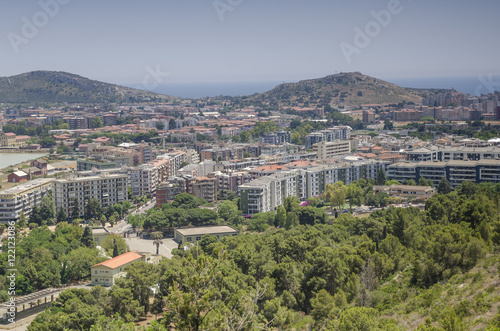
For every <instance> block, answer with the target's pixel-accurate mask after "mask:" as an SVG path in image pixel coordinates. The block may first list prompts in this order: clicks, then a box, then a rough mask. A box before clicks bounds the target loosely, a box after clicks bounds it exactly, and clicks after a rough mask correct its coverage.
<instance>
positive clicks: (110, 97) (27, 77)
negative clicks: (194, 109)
mask: <svg viewBox="0 0 500 331" xmlns="http://www.w3.org/2000/svg"><path fill="white" fill-rule="evenodd" d="M169 98H171V97H168V96H165V95H162V94H158V93H154V92H149V91H144V90H138V89H133V88H130V87H125V86H121V85H116V84H111V83H105V82H101V81H97V80H92V79H89V78H86V77H83V76H79V75H77V74H73V73H68V72H64V71H45V70H37V71H30V72H26V73H22V74H19V75H14V76H9V77H1V78H0V102H2V103H22V104H25V103H26V104H32V103H40V102H47V103H120V102H141V101H160V100H166V99H169Z"/></svg>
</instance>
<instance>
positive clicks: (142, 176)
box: [126, 164, 158, 197]
mask: <svg viewBox="0 0 500 331" xmlns="http://www.w3.org/2000/svg"><path fill="white" fill-rule="evenodd" d="M126 170H127V176H128V181H127V186H130V187H131V188H132V194H133V195H134V196H137V197H140V196H144V195H148V194H151V195H152V194H153V193H155V192H156V186H157V185H158V168H156V167H155V166H154V165H151V164H142V165H140V166H137V167H131V168H126Z"/></svg>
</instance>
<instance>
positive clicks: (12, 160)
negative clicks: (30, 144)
mask: <svg viewBox="0 0 500 331" xmlns="http://www.w3.org/2000/svg"><path fill="white" fill-rule="evenodd" d="M45 155H47V154H40V153H24V154H23V153H0V169H3V168H7V167H10V166H13V165H16V164H19V163H23V162H26V161H29V160H34V159H38V158H40V157H42V156H45Z"/></svg>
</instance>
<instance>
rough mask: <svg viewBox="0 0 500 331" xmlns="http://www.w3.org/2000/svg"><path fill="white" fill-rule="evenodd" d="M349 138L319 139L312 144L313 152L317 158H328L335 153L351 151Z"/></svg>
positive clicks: (342, 153)
mask: <svg viewBox="0 0 500 331" xmlns="http://www.w3.org/2000/svg"><path fill="white" fill-rule="evenodd" d="M351 143H352V141H351V140H334V141H328V142H327V141H320V142H319V143H316V144H314V145H313V152H316V153H318V159H320V160H321V159H328V158H331V157H333V156H336V155H344V154H349V153H351Z"/></svg>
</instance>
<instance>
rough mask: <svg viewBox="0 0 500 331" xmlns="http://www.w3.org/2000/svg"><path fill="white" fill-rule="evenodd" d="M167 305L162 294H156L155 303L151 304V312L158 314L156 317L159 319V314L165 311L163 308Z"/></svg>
mask: <svg viewBox="0 0 500 331" xmlns="http://www.w3.org/2000/svg"><path fill="white" fill-rule="evenodd" d="M164 307H165V300H163V297H162V296H161V295H158V294H157V295H155V298H154V300H153V304H152V305H151V312H152V313H153V314H155V315H156V319H158V314H161V313H163V308H164Z"/></svg>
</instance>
